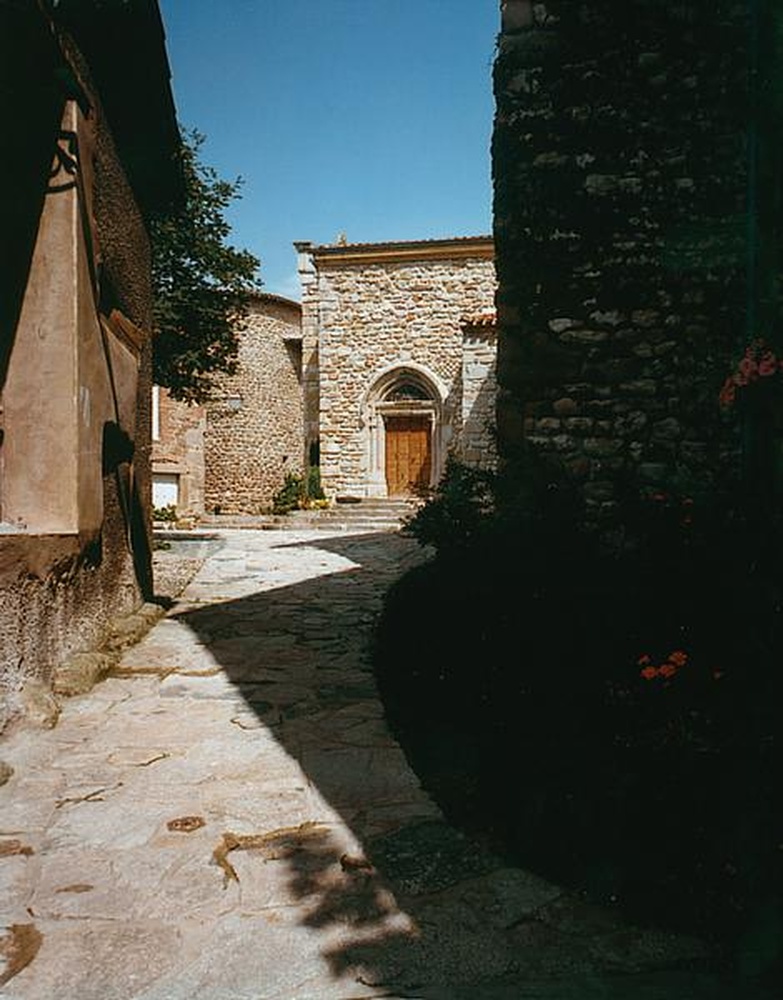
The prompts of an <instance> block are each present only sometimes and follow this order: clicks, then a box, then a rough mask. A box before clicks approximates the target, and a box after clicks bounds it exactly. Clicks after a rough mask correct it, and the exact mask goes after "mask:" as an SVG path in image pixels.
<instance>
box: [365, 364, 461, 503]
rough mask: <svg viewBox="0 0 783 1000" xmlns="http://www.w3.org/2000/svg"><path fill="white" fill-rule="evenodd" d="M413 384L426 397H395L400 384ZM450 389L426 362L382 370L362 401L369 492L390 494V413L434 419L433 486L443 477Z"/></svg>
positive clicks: (431, 432)
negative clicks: (388, 464)
mask: <svg viewBox="0 0 783 1000" xmlns="http://www.w3.org/2000/svg"><path fill="white" fill-rule="evenodd" d="M404 385H411V386H414V387H415V388H416V389H418V390H420V393H421V397H422V398H399V399H393V398H390V397H393V396H394V391H395V389H396V388H398V387H401V386H404ZM447 395H448V389H447V387H446V385H445V384H444V383H443V381H442V380H441V379H440V378H438V376H437V375H435V374H434V373H433V372H431V371H429V370H428V369H427V368H425V367H424V366H423V365H419V364H416V363H414V362H411V361H402V362H398V363H397V364H394V365H389V366H388V367H387V368H384V369H383V370H382V371H380V372H378V373H377V374H376V375H375V378H374V379H373V381H372V383H371V385H370V388H369V389H368V390H367V391H366V392H365V394H364V396H363V397H362V400H361V402H360V422H361V426H362V432H363V437H364V459H365V468H366V469H367V496H371V497H385V496H388V489H387V484H386V424H385V420H386V417H388V416H399V417H407V416H426V417H428V418H429V421H430V444H431V449H432V453H431V454H432V460H431V464H430V483H429V485H430V486H434V485H435V484H436V483H437V482H438V480H439V479H440V475H441V472H442V471H443V465H444V462H445V450H446V444H447V443H446V441H445V433H444V423H443V410H444V404H445V402H446V397H447Z"/></svg>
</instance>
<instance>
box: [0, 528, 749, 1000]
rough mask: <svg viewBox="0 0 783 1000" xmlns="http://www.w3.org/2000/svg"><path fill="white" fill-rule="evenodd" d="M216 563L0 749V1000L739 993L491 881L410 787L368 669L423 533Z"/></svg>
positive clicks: (331, 538)
mask: <svg viewBox="0 0 783 1000" xmlns="http://www.w3.org/2000/svg"><path fill="white" fill-rule="evenodd" d="M210 552H211V555H209V557H208V559H207V561H206V562H205V563H204V565H203V567H202V568H201V570H200V571H199V572H198V573H197V575H196V576H195V578H194V579H193V580H192V582H191V583H190V585H189V586H188V587H187V589H186V590H185V591H184V593H183V594H182V596H181V598H180V599H179V600H178V601H177V602H176V603H175V604H174V606H173V607H172V609H171V610H170V612H169V613H168V615H167V617H166V618H165V619H163V620H162V621H160V622H159V623H158V624H157V625H156V626H155V627H154V628H153V629H152V631H151V632H149V634H148V635H147V636H146V637H145V638H143V639H142V640H141V641H140V642H139V643H138V644H137V645H136V646H134V647H133V648H131V649H129V650H127V651H126V652H125V653H124V655H123V657H122V660H121V662H120V664H119V667H118V668H117V670H116V671H115V676H111V677H109V678H108V679H106V680H105V681H103V682H102V683H100V684H99V685H98V686H97V687H96V688H95V689H94V690H93V691H91V692H90V693H88V694H85V695H80V696H78V697H75V698H71V699H68V700H66V701H64V702H63V711H62V715H61V718H60V721H59V723H58V725H57V726H56V727H55V728H54V729H52V730H50V731H45V732H44V731H38V730H32V729H24V728H21V727H19V728H17V729H16V730H13V731H11V732H10V733H8V734H7V735H6V737H4V738H3V739H2V741H0V757H2V760H3V761H4V762H6V763H7V764H9V765H11V766H12V767H13V774H12V775H11V776H10V778H9V779H8V780H7V782H6V783H5V784H4V785H2V787H0V984H2V985H0V998H2V1000H22V998H24V1000H53V998H56V1000H238V998H239V1000H245V998H246V1000H364V998H371V997H389V998H397V1000H411V998H417V997H421V998H431V1000H461V998H465V1000H512V998H513V1000H516V998H542V1000H543V998H550V1000H555V998H556V1000H569V998H574V1000H594V998H595V1000H598V998H609V1000H626V998H628V1000H634V998H641V1000H659V998H660V1000H663V998H664V997H665V998H666V1000H707V998H710V1000H729V998H731V997H734V996H736V997H737V998H739V997H740V996H741V997H743V1000H745V998H748V1000H749V998H750V997H751V995H752V994H751V993H750V992H749V991H748V989H747V987H746V985H745V984H743V985H742V987H741V989H740V990H739V992H736V991H735V990H734V989H733V988H732V985H731V984H730V983H726V982H724V981H722V980H721V979H720V977H718V976H717V975H716V974H714V973H713V972H711V971H710V967H709V956H708V953H707V951H706V949H705V948H704V946H703V945H702V944H701V943H700V942H698V941H692V940H689V939H686V938H681V937H675V936H673V935H668V934H665V933H662V932H660V931H655V930H646V931H643V930H639V929H635V928H629V927H626V926H624V925H623V923H622V921H621V920H620V919H619V918H618V917H617V915H616V914H613V913H611V912H608V911H603V910H595V909H592V908H589V907H585V906H584V905H583V904H581V903H580V902H579V901H578V900H575V899H573V898H571V897H569V896H568V894H566V893H564V892H563V890H561V889H560V888H559V887H558V886H555V885H552V884H551V883H548V882H546V881H545V880H542V879H540V878H537V877H536V876H534V875H532V874H530V873H528V872H525V871H522V870H520V869H511V868H508V867H506V866H505V865H504V864H503V863H502V862H501V861H500V860H499V859H497V858H495V857H493V856H492V855H490V854H489V853H488V852H487V851H486V850H484V849H483V848H482V847H481V846H480V845H477V844H476V843H474V842H472V841H470V840H469V839H467V838H466V837H464V836H463V835H462V834H460V833H458V832H457V831H454V830H452V829H451V828H450V827H449V826H448V824H447V823H446V822H445V821H444V819H443V817H442V815H441V813H440V811H439V810H438V808H437V807H436V806H435V805H434V803H433V802H432V801H431V800H430V799H429V798H428V796H427V795H426V794H425V793H424V792H423V791H422V789H421V787H420V785H419V782H418V780H417V778H416V776H415V775H414V774H413V773H412V772H411V770H410V769H409V767H408V765H407V761H406V758H405V755H404V754H403V752H402V751H401V749H400V748H399V746H397V744H396V743H395V741H394V739H393V738H392V736H391V734H390V733H389V731H388V729H387V727H386V723H385V721H384V718H383V710H382V707H381V705H380V703H379V701H378V697H377V691H376V688H375V683H374V680H373V677H372V673H371V670H370V664H369V659H368V655H369V642H370V634H371V627H372V624H373V622H374V620H375V617H376V616H377V614H378V613H379V611H380V608H381V602H382V596H383V593H384V591H385V590H386V588H387V587H388V586H389V584H390V583H391V582H393V580H394V579H395V578H396V577H397V576H399V575H400V574H401V573H402V572H403V571H404V570H405V569H406V568H409V567H411V566H413V565H416V564H417V563H418V562H420V561H421V560H422V559H423V558H425V554H424V553H422V551H421V550H420V549H419V548H418V547H417V545H416V544H415V542H413V541H412V540H410V539H407V538H404V537H402V536H400V535H399V534H396V533H393V532H383V533H371V532H367V533H358V534H355V535H347V534H346V533H345V532H344V531H340V532H335V533H332V534H330V533H329V532H328V531H325V530H323V529H320V530H317V531H316V530H301V531H291V530H287V531H285V532H282V531H274V530H265V531H253V530H236V531H223V532H222V533H221V545H220V547H219V548H216V546H215V545H212V546H211V548H210ZM4 845H5V847H4ZM4 979H5V981H3V980H4Z"/></svg>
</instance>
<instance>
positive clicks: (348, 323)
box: [318, 259, 495, 495]
mask: <svg viewBox="0 0 783 1000" xmlns="http://www.w3.org/2000/svg"><path fill="white" fill-rule="evenodd" d="M318 294H319V302H320V303H321V310H320V355H319V368H320V440H321V477H322V482H323V485H324V489H325V491H326V492H327V494H328V495H335V494H339V493H342V492H346V493H350V492H358V493H359V495H361V494H362V492H363V489H364V487H365V484H366V480H367V469H366V442H365V440H364V436H363V428H362V426H361V421H360V412H361V400H362V398H363V396H364V394H365V393H366V392H367V390H368V389H369V388H370V387H371V385H372V384H373V382H374V381H375V379H376V378H377V377H378V375H379V374H380V373H381V372H382V371H384V369H387V368H389V367H391V366H393V365H400V366H404V365H405V364H406V363H408V362H414V363H415V364H418V365H421V366H423V367H424V368H426V369H427V370H428V371H430V372H432V373H433V374H434V375H436V376H438V377H439V378H440V379H441V380H442V382H443V383H445V384H446V385H447V386H448V387H449V390H450V391H449V396H448V398H447V400H446V405H445V411H446V417H445V419H446V420H447V421H448V422H449V423H450V425H451V426H450V430H451V432H452V434H456V433H457V432H458V430H459V421H460V407H461V374H462V321H463V319H464V317H465V316H468V315H471V314H475V313H480V312H486V311H487V310H489V309H492V308H493V307H494V295H495V270H494V266H493V262H492V261H491V260H481V259H464V260H456V259H455V260H443V259H435V260H421V261H409V262H395V263H367V264H344V265H342V266H339V265H337V264H331V263H328V262H326V263H321V264H320V270H319V293H318Z"/></svg>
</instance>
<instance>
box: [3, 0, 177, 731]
mask: <svg viewBox="0 0 783 1000" xmlns="http://www.w3.org/2000/svg"><path fill="white" fill-rule="evenodd" d="M0 35H2V36H3V37H4V38H12V39H14V45H13V46H10V47H7V50H8V51H7V55H8V58H4V60H3V65H2V66H1V67H0V73H2V75H3V80H2V83H3V90H4V92H5V93H6V94H7V95H8V101H7V105H8V108H9V110H10V111H11V113H12V122H13V126H14V127H13V134H14V156H13V157H8V158H5V159H4V162H3V166H2V169H3V185H2V195H0V198H2V213H3V230H4V231H3V248H4V259H3V261H2V265H3V266H2V281H3V295H2V296H0V299H1V300H2V305H0V326H1V328H0V378H1V381H0V392H1V394H2V395H1V399H0V402H1V404H2V406H1V411H2V436H1V438H0V442H1V443H0V727H1V726H2V725H3V724H4V723H5V722H6V721H7V720H8V719H9V718H11V717H13V716H14V715H15V714H17V713H18V712H19V711H20V710H21V707H22V705H23V704H24V698H25V688H26V687H27V686H29V685H30V683H31V682H37V683H41V684H44V685H45V684H46V683H48V682H49V681H50V679H51V677H52V674H53V672H54V671H55V670H56V668H57V667H58V665H60V664H62V663H63V662H64V661H65V660H66V659H67V658H68V657H69V656H70V655H71V654H72V653H74V652H76V651H79V650H82V649H86V648H89V647H90V645H92V644H94V643H96V642H98V641H100V639H101V637H102V635H103V633H104V632H105V630H106V628H107V626H108V623H109V621H110V620H111V619H112V618H114V617H116V616H118V615H122V614H123V613H125V614H127V613H129V612H131V611H132V610H134V609H135V607H136V606H138V604H139V603H140V602H141V601H142V599H143V598H144V597H148V596H150V595H151V591H152V581H151V570H150V545H149V485H150V478H149V477H150V470H149V447H150V444H149V441H150V412H149V399H150V371H151V342H150V330H151V318H152V304H151V287H150V286H151V279H150V250H149V242H148V238H147V232H146V218H147V217H148V215H149V214H150V213H152V212H155V211H158V210H163V209H165V208H167V207H169V206H170V205H172V204H176V203H177V202H178V200H179V198H180V197H181V194H182V188H181V177H180V175H179V173H178V168H177V167H176V162H177V152H178V149H179V134H178V131H177V126H176V119H175V115H174V108H173V102H172V98H171V92H170V89H169V70H168V62H167V59H166V53H165V45H164V36H163V29H162V25H161V21H160V14H159V11H158V7H157V3H155V2H154V0H129V2H127V3H124V4H121V5H119V4H114V5H107V4H101V3H97V2H95V3H90V2H75V0H63V2H61V3H59V4H57V5H56V6H54V5H47V4H39V3H33V2H30V3H24V2H21V3H15V4H10V5H9V4H5V5H3V6H2V7H0ZM120 42H121V43H122V44H121V45H120ZM128 46H131V47H132V49H133V52H134V58H133V59H131V60H123V61H122V63H119V62H118V61H117V60H116V56H115V53H116V51H117V50H118V48H120V47H122V48H123V49H124V48H126V47H128ZM20 110H21V111H23V113H22V114H16V115H15V116H14V113H15V112H19V111H20ZM6 251H7V252H8V259H7V260H6V259H5V252H6Z"/></svg>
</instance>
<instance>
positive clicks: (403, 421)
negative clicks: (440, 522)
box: [385, 414, 432, 497]
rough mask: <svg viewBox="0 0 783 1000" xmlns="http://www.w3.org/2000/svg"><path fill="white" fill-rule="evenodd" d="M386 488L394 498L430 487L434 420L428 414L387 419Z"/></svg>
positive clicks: (389, 417) (389, 416)
mask: <svg viewBox="0 0 783 1000" xmlns="http://www.w3.org/2000/svg"><path fill="white" fill-rule="evenodd" d="M385 424H386V487H387V491H388V494H389V496H390V497H399V496H410V494H411V493H414V492H415V491H416V489H417V488H426V487H427V486H429V485H430V476H431V473H432V421H431V420H430V417H429V416H428V415H421V416H417V415H412V416H392V415H391V414H390V415H388V416H386V417H385Z"/></svg>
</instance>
